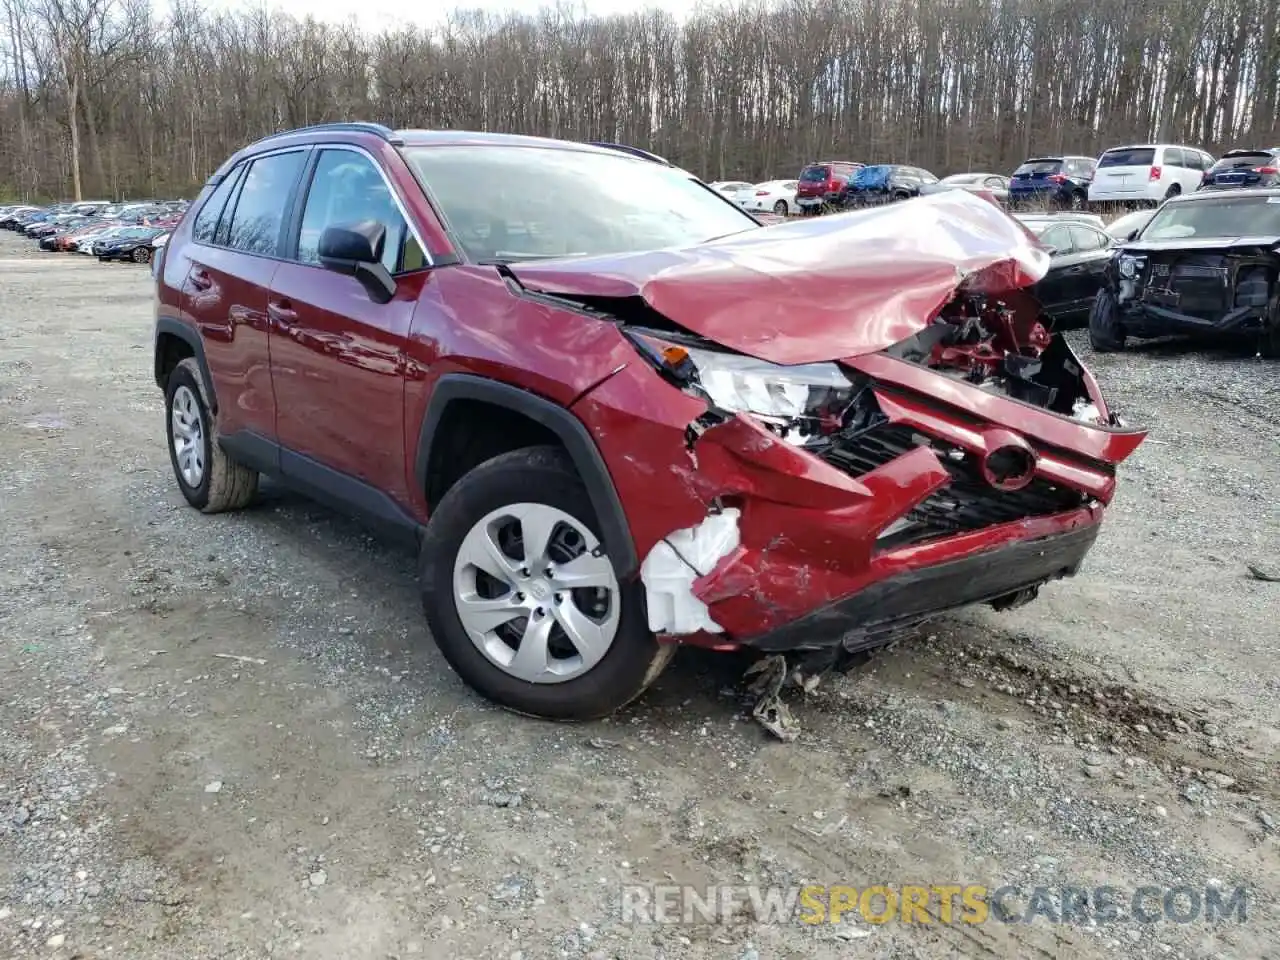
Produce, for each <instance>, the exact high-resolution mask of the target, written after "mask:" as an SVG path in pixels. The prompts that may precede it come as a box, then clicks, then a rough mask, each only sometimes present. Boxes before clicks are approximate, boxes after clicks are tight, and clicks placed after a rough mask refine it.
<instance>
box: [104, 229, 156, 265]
mask: <svg viewBox="0 0 1280 960" xmlns="http://www.w3.org/2000/svg"><path fill="white" fill-rule="evenodd" d="M164 232H165V228H164V227H125V228H124V229H123V230H121V231H120V232H119V233H116V234H113V235H112V236H110V237H108V238H106V239H101V238H100V239H98V240H95V241H94V244H93V249H92V253H93V255H94V256H95V257H97V258H98V259H99V260H100V261H102V262H109V261H112V260H130V261H132V262H133V263H150V262H151V252H152V247H151V241H152V240H154V239H155V238H156V237H158V236H160V234H162V233H164Z"/></svg>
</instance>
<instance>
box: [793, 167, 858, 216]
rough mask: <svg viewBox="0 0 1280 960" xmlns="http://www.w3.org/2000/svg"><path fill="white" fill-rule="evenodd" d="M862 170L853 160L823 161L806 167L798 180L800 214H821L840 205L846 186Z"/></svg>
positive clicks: (797, 194)
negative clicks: (828, 208)
mask: <svg viewBox="0 0 1280 960" xmlns="http://www.w3.org/2000/svg"><path fill="white" fill-rule="evenodd" d="M861 169H862V164H860V163H855V162H854V161H852V160H821V161H819V162H818V163H811V164H809V165H808V166H806V167H805V168H804V169H803V170H801V171H800V176H799V177H798V178H797V180H798V182H799V186H798V187H796V203H797V204H799V206H800V212H801V213H820V212H821V211H822V210H823V208H824V207H830V206H833V205H835V204H838V203H839V200H840V193H841V191H842V190H844V186H845V184H846V183H847V182H848V181H849V178H850V177H851V176H853V175H854V174H855V173H856V172H857V171H858V170H861Z"/></svg>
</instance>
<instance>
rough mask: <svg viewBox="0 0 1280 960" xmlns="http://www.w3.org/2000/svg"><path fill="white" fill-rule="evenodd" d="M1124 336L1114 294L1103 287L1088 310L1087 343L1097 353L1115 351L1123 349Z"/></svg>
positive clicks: (1118, 306) (1118, 307)
mask: <svg viewBox="0 0 1280 960" xmlns="http://www.w3.org/2000/svg"><path fill="white" fill-rule="evenodd" d="M1126 336H1127V334H1126V333H1125V331H1124V325H1123V324H1122V323H1121V322H1120V305H1119V304H1118V303H1117V302H1116V296H1115V294H1114V293H1112V292H1111V291H1110V290H1108V289H1106V288H1105V287H1104V288H1103V289H1101V290H1099V291H1098V293H1097V295H1096V296H1095V297H1094V298H1093V306H1092V307H1091V308H1090V310H1089V343H1090V344H1091V345H1092V346H1093V349H1094V350H1095V351H1097V352H1098V353H1116V352H1118V351H1120V350H1123V349H1124V342H1125V338H1126Z"/></svg>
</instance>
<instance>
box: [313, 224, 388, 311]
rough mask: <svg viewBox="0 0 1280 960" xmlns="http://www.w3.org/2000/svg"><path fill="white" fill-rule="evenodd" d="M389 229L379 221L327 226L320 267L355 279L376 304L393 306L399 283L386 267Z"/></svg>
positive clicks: (322, 240)
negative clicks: (383, 260)
mask: <svg viewBox="0 0 1280 960" xmlns="http://www.w3.org/2000/svg"><path fill="white" fill-rule="evenodd" d="M386 242H387V228H386V227H384V226H383V225H382V224H380V223H378V221H376V220H361V221H360V222H359V223H352V224H338V225H336V226H332V227H326V228H325V230H324V232H323V233H322V234H320V245H319V250H318V253H319V254H320V265H321V266H323V267H324V268H325V269H326V270H332V271H333V272H334V273H341V274H345V275H346V276H348V277H355V278H356V280H358V281H360V285H361V286H362V287H364V289H365V292H367V293H368V294H369V299H371V300H373V301H374V302H375V303H389V302H390V301H391V298H392V297H394V296H395V295H396V281H395V279H394V278H393V277H392V276H391V274H390V273H389V272H388V270H387V268H386V267H384V266H383V265H382V250H383V246H384V245H385V244H386Z"/></svg>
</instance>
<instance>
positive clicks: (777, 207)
mask: <svg viewBox="0 0 1280 960" xmlns="http://www.w3.org/2000/svg"><path fill="white" fill-rule="evenodd" d="M773 212H774V213H776V214H777V215H778V216H780V217H785V216H786V215H787V212H788V211H787V201H785V200H779V201H778V202H777V203H775V204H774V205H773Z"/></svg>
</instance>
